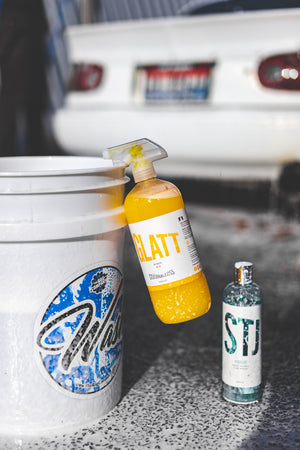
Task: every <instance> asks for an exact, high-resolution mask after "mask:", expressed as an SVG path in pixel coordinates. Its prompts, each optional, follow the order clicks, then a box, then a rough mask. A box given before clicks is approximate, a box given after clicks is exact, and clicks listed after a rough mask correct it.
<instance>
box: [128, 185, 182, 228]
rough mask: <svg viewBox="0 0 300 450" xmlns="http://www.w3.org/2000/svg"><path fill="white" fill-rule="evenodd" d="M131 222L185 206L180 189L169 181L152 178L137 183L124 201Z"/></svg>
mask: <svg viewBox="0 0 300 450" xmlns="http://www.w3.org/2000/svg"><path fill="white" fill-rule="evenodd" d="M124 208H125V214H126V217H127V221H128V223H129V224H131V223H135V222H141V221H144V220H148V219H151V218H154V217H157V216H162V215H164V214H168V213H170V212H173V211H177V210H179V209H182V208H184V202H183V199H182V196H181V193H180V191H179V189H178V188H177V187H176V186H175V185H174V184H173V183H170V182H169V181H163V180H159V179H157V178H151V179H149V180H145V181H142V182H140V183H137V185H136V186H135V187H134V188H133V189H132V190H131V191H130V192H129V194H128V195H127V197H126V199H125V202H124Z"/></svg>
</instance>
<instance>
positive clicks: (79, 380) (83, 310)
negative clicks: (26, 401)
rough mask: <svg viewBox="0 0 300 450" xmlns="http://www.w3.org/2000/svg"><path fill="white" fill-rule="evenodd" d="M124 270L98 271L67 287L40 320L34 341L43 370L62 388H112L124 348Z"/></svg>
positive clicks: (80, 391) (90, 391) (93, 390)
mask: <svg viewBox="0 0 300 450" xmlns="http://www.w3.org/2000/svg"><path fill="white" fill-rule="evenodd" d="M121 306H122V274H121V272H120V271H119V270H118V269H117V268H116V267H112V266H104V267H99V268H97V269H94V270H92V271H90V272H88V273H86V274H84V275H82V276H80V277H79V278H77V279H76V280H74V281H73V282H72V283H71V284H69V285H68V286H67V287H65V288H64V289H63V290H62V291H61V292H60V293H59V294H58V295H57V296H56V297H55V298H54V300H53V301H52V302H51V303H50V304H49V306H48V308H47V310H46V311H45V313H44V314H43V316H42V319H41V320H39V323H38V324H37V327H36V332H35V342H36V346H37V351H38V354H39V358H40V360H41V361H42V366H43V369H44V370H46V372H47V373H48V375H49V376H50V377H51V378H52V379H53V380H54V381H55V382H56V383H57V384H58V385H59V386H61V387H62V388H64V389H66V390H67V391H69V392H72V393H76V394H93V393H96V392H99V391H100V390H101V389H103V388H104V387H105V386H107V385H108V384H109V383H110V381H111V380H112V379H113V377H114V375H115V374H116V371H117V369H118V366H119V362H120V359H121V352H122V330H121Z"/></svg>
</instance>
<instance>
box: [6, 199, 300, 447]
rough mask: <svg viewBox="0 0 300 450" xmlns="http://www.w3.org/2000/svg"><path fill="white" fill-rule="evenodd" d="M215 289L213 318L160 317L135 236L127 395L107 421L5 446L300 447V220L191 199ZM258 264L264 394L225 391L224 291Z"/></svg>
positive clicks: (129, 279) (128, 299)
mask: <svg viewBox="0 0 300 450" xmlns="http://www.w3.org/2000/svg"><path fill="white" fill-rule="evenodd" d="M186 206H187V210H188V213H189V215H190V219H191V224H192V228H193V231H194V235H195V240H196V243H197V246H198V249H199V253H200V259H201V262H202V266H203V268H204V270H205V273H206V276H207V280H208V283H209V286H210V289H211V293H212V307H211V310H210V311H209V313H207V314H206V315H205V316H203V317H200V318H198V319H195V320H193V321H191V322H187V323H184V324H179V325H164V324H163V323H161V322H160V321H159V319H157V317H156V316H155V314H154V312H153V309H152V305H151V302H150V299H149V296H148V293H147V289H146V287H145V284H144V281H143V277H142V274H141V270H140V268H139V265H138V261H137V257H136V255H135V251H134V248H133V245H132V242H131V239H130V236H129V234H128V233H127V236H126V246H125V265H124V267H125V329H124V333H125V355H124V385H123V397H122V400H121V401H120V403H119V405H118V406H117V407H116V408H115V409H114V410H113V411H112V412H111V413H109V414H108V415H107V416H106V417H105V418H103V419H102V420H101V421H99V422H97V423H93V424H91V425H90V426H89V427H85V428H84V429H79V430H75V431H67V430H66V432H65V433H64V434H63V435H52V436H41V437H38V438H26V439H19V438H17V439H14V438H11V439H7V438H4V437H2V438H0V448H3V449H4V448H5V449H12V448H18V449H19V448H26V449H31V448H35V449H36V448H40V449H44V448H47V449H49V450H52V449H75V448H76V449H77V448H78V449H84V448H90V449H94V448H95V449H96V448H101V449H115V450H117V449H134V450H135V449H137V450H138V449H142V448H143V449H174V450H175V449H176V450H179V449H184V450H189V449H253V448H259V449H262V448H264V449H265V448H274V449H296V448H300V423H299V417H300V414H299V413H300V408H299V348H300V333H299V323H300V322H299V319H300V316H299V301H300V224H299V222H296V221H292V220H287V219H285V218H283V217H282V216H279V215H277V214H274V213H271V212H266V211H260V212H256V211H255V210H251V211H249V210H248V211H247V210H244V209H240V208H239V209H238V208H236V209H233V208H228V207H226V208H225V207H208V206H204V205H199V204H194V203H191V202H188V203H187V205H186ZM237 260H250V261H252V262H253V264H254V277H255V281H256V282H257V283H258V284H260V286H261V287H262V289H263V292H264V309H263V381H264V391H263V396H262V400H261V401H260V402H259V403H255V404H252V405H233V404H230V403H228V402H226V401H225V400H223V399H222V396H221V304H222V291H223V288H224V287H225V285H226V284H227V283H229V282H230V281H232V278H233V264H234V262H235V261H237Z"/></svg>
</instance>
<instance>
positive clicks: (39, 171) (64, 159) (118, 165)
mask: <svg viewBox="0 0 300 450" xmlns="http://www.w3.org/2000/svg"><path fill="white" fill-rule="evenodd" d="M104 161H105V164H103V162H104ZM75 162H76V164H75ZM30 163H31V167H30ZM49 163H51V164H52V166H50V167H48V168H47V167H46V165H47V164H48V165H49ZM80 163H85V167H80V166H79V164H80ZM87 163H89V164H87ZM97 163H98V165H97ZM99 163H102V165H99ZM59 164H64V168H62V167H59ZM68 164H70V166H69V165H68ZM71 164H73V167H71ZM10 165H11V169H10V168H9V167H10ZM34 165H35V167H33V166H34ZM55 165H56V166H55ZM24 166H27V169H26V170H25V169H24ZM2 167H4V170H3V169H2ZM13 167H16V168H15V169H13ZM126 167H127V164H126V163H124V162H122V161H112V160H110V159H104V158H102V157H101V156H89V155H87V156H84V155H80V156H77V155H40V156H4V157H0V178H1V177H39V176H42V177H45V176H49V177H51V176H60V175H81V174H92V173H99V172H107V171H109V170H113V169H125V168H126Z"/></svg>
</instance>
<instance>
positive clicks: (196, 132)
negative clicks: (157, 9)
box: [54, 8, 300, 178]
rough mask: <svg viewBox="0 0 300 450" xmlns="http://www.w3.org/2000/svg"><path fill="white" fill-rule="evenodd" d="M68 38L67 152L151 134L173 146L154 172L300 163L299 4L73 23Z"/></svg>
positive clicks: (268, 173)
mask: <svg viewBox="0 0 300 450" xmlns="http://www.w3.org/2000/svg"><path fill="white" fill-rule="evenodd" d="M66 40H67V45H68V50H69V55H70V60H71V62H72V64H73V68H74V72H73V77H72V79H71V82H70V90H69V91H68V94H67V96H66V100H65V105H64V107H63V108H61V109H59V110H58V111H57V112H56V114H55V117H54V130H55V136H56V139H57V141H58V142H59V144H60V145H61V146H62V148H64V149H65V151H66V152H67V153H72V154H90V155H99V154H100V152H101V150H102V149H105V148H107V147H112V146H114V145H118V144H121V143H124V142H128V141H132V140H135V139H138V138H143V137H146V138H149V139H151V140H153V141H155V142H157V143H159V144H160V145H161V146H162V147H164V148H165V149H166V150H167V152H168V154H169V158H168V159H167V160H164V161H161V162H160V163H159V164H158V166H159V171H158V172H161V173H162V172H166V173H170V174H173V175H174V173H176V174H180V175H188V176H200V177H201V176H202V177H203V176H205V177H210V176H213V177H215V176H218V177H219V176H224V177H227V176H229V177H234V176H237V177H239V178H245V177H246V178H251V177H256V178H275V177H277V175H278V172H279V170H280V167H281V165H282V164H283V163H286V162H289V161H297V160H299V161H300V53H299V51H300V8H292V9H274V10H260V11H248V12H235V13H223V14H220V13H219V14H206V15H192V16H184V17H169V18H160V19H147V20H139V21H130V22H129V21H123V22H112V23H98V24H91V25H78V26H73V27H70V28H69V29H68V30H67V32H66Z"/></svg>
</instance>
